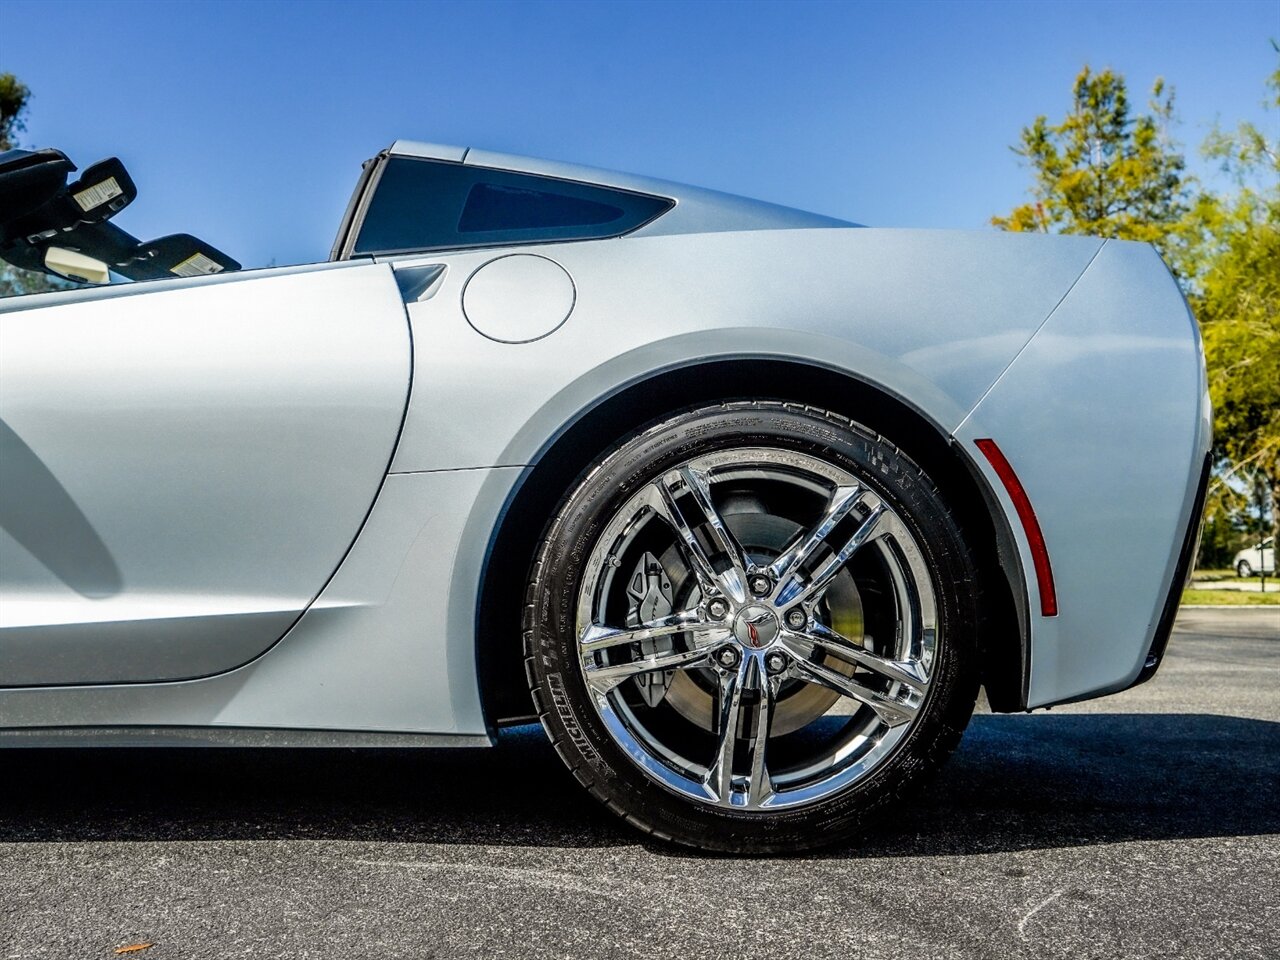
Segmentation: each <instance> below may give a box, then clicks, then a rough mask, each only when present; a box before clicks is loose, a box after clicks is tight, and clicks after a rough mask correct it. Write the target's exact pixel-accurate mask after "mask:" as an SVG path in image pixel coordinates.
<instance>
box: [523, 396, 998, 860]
mask: <svg viewBox="0 0 1280 960" xmlns="http://www.w3.org/2000/svg"><path fill="white" fill-rule="evenodd" d="M762 414H764V415H762ZM815 426H821V427H822V428H823V430H822V432H818V431H816V430H815ZM815 434H817V438H816V439H815ZM690 435H692V436H694V437H696V438H697V439H696V440H695V441H694V442H692V443H691V442H690V440H689V438H690ZM967 564H968V556H967V551H966V550H965V549H964V545H963V542H962V541H961V539H960V537H959V534H958V531H957V530H956V528H955V526H954V524H952V523H951V522H950V520H949V517H948V515H947V512H946V509H945V505H944V504H943V502H942V500H941V498H940V497H939V496H938V494H937V492H936V491H935V490H933V488H932V486H931V485H929V484H928V482H927V478H924V477H923V476H922V475H921V474H920V471H919V470H918V468H916V467H915V465H914V464H912V463H911V462H910V461H909V460H908V459H906V457H905V456H903V455H902V454H901V453H900V452H898V451H897V450H896V449H894V448H893V447H892V446H890V445H889V444H887V443H885V442H884V441H883V440H881V439H880V438H878V437H875V436H874V435H873V434H869V433H868V432H865V431H862V430H860V429H858V428H856V427H855V426H854V425H852V424H850V423H848V422H847V421H839V420H838V419H837V418H835V417H833V416H832V415H830V414H825V413H820V412H817V411H812V410H808V409H803V408H795V407H788V406H783V405H780V404H776V405H775V404H735V405H726V406H722V407H715V408H710V409H708V410H701V411H694V412H691V413H688V414H685V415H683V416H682V417H680V418H677V419H676V420H673V421H670V422H668V423H666V424H662V425H660V426H658V427H655V428H653V429H651V430H649V431H646V432H645V433H643V434H641V435H640V436H639V437H636V438H633V439H632V440H631V441H630V442H628V443H626V444H624V445H623V446H622V448H621V449H619V450H618V451H617V452H615V453H614V454H613V455H611V456H610V457H609V458H607V459H606V460H605V462H604V464H603V465H602V466H601V468H600V469H598V470H597V471H595V472H594V473H592V474H591V475H590V476H588V478H587V479H586V480H585V481H584V482H583V484H582V485H581V486H580V487H579V488H578V489H577V490H575V491H573V492H572V493H571V495H570V496H569V498H568V499H567V501H566V504H565V506H564V508H563V509H562V511H561V513H560V515H559V516H558V517H557V519H556V521H555V523H554V524H553V525H552V527H551V530H550V532H549V535H548V538H547V541H546V543H545V544H544V546H543V550H542V555H541V557H540V559H539V563H538V565H537V567H536V568H535V576H534V581H533V584H532V586H531V590H530V599H531V602H530V605H529V608H528V613H529V616H528V619H527V622H526V626H527V636H526V639H527V643H528V648H529V650H528V652H529V655H530V659H529V665H530V674H531V681H532V682H533V684H534V690H535V695H536V696H537V697H538V699H539V707H540V712H541V715H542V718H543V722H544V724H545V725H546V726H547V728H548V732H549V733H550V734H551V736H552V737H553V739H554V740H556V742H557V744H558V745H559V746H561V754H562V755H566V754H567V755H566V760H568V761H569V762H570V766H571V767H573V768H574V769H575V772H577V773H578V775H579V777H580V779H583V780H584V782H586V783H587V784H588V786H590V787H591V788H592V789H593V790H594V791H595V792H596V793H597V794H601V795H602V797H603V798H604V799H606V800H607V801H608V802H609V803H610V804H611V805H612V806H614V807H615V808H618V809H620V812H623V813H624V814H626V815H627V816H628V817H629V818H630V819H632V820H633V821H634V822H637V823H638V824H640V825H641V826H644V827H646V828H648V829H651V830H653V831H654V832H655V833H659V834H661V835H665V836H670V837H673V838H674V839H677V840H681V841H683V842H686V843H693V844H696V845H699V846H705V847H711V848H716V849H749V848H754V849H767V848H771V847H772V846H774V845H777V846H786V845H790V846H813V845H817V844H820V843H823V842H827V841H830V840H833V839H836V838H838V836H840V835H842V834H843V833H845V832H847V831H848V830H849V829H852V827H853V826H855V825H856V823H857V822H858V821H860V820H861V818H862V815H863V814H864V813H866V812H868V811H869V810H870V809H872V808H874V807H875V806H877V805H879V803H881V802H882V798H880V796H879V795H880V794H884V793H885V792H886V791H888V792H892V791H893V790H895V789H896V788H897V786H898V785H899V784H900V781H902V780H903V779H904V778H905V777H906V776H907V775H908V774H910V773H911V772H912V771H913V770H914V769H915V768H917V767H920V766H921V763H920V761H921V760H922V759H924V758H933V757H935V756H939V755H945V752H946V750H949V749H950V746H951V745H952V744H953V743H954V741H955V740H956V739H957V738H958V735H959V731H960V730H961V729H963V726H964V722H965V720H967V717H968V712H969V710H971V709H972V703H973V696H974V692H975V691H974V689H973V686H974V684H973V681H972V677H971V673H972V671H971V670H969V669H968V668H967V663H966V661H967V659H968V658H966V657H964V656H962V651H963V650H964V648H965V647H967V646H969V644H970V640H971V633H972V598H971V597H965V596H963V595H962V594H961V593H959V592H957V589H956V587H957V586H958V585H959V584H958V582H957V581H969V582H971V578H970V577H969V576H968V570H967ZM935 688H941V689H940V690H937V689H935ZM957 704H959V705H958V706H957ZM584 708H585V709H584ZM930 717H932V718H933V720H932V722H927V721H929V718H930ZM939 726H941V729H939ZM926 728H927V729H926ZM913 741H914V742H915V747H914V749H912V748H911V746H910V745H911V743H912V742H913ZM904 754H905V755H904ZM904 768H905V769H904ZM877 782H879V784H880V786H879V788H878V789H877V788H876V786H875V784H876V783H877ZM855 794H856V795H858V797H859V798H860V799H859V801H858V802H851V800H850V798H851V797H853V796H854V795H855ZM806 821H811V822H815V823H816V822H822V823H823V824H824V825H825V828H824V829H825V830H826V833H825V834H812V833H810V834H803V835H802V834H800V833H799V830H798V825H799V824H802V823H804V822H806ZM786 837H792V838H793V839H792V840H791V841H790V843H788V841H787V840H786V839H785V838H786Z"/></svg>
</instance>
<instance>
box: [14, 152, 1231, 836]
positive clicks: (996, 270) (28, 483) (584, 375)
mask: <svg viewBox="0 0 1280 960" xmlns="http://www.w3.org/2000/svg"><path fill="white" fill-rule="evenodd" d="M73 169H74V167H73V166H72V164H71V163H70V161H69V160H67V159H66V157H65V156H63V155H62V154H61V153H58V152H57V151H52V150H49V151H36V152H24V151H11V152H10V153H8V154H3V155H0V257H3V258H4V259H6V260H9V261H10V262H11V263H14V264H17V265H20V266H24V267H30V268H36V269H44V270H46V271H50V272H55V273H59V274H62V275H63V276H68V277H73V278H76V279H80V280H90V281H97V282H98V283H99V284H101V281H105V280H107V279H108V278H109V277H110V276H111V275H113V274H114V275H116V276H119V277H125V278H130V279H134V280H138V281H142V282H137V283H118V284H114V285H91V286H87V287H82V288H80V289H74V290H69V291H66V292H59V293H50V294H41V295H38V296H29V297H22V298H17V299H12V300H6V301H0V744H6V745H13V746H24V745H40V746H47V745H51V744H68V745H72V744H74V745H85V744H126V745H146V744H165V745H170V744H175V743H181V744H232V745H264V746H265V745H287V746H293V745H307V744H321V745H374V746H377V745H401V746H403V745H417V744H421V745H430V746H440V745H458V746H477V745H486V744H489V743H491V742H492V741H493V738H494V736H495V731H497V730H498V728H500V727H502V726H504V725H509V724H516V723H528V722H532V721H534V720H539V721H541V723H542V725H543V727H544V728H545V729H546V732H547V734H548V736H549V737H550V738H551V739H552V741H553V742H554V744H555V746H556V750H557V752H558V753H559V755H560V756H561V758H562V759H563V760H564V762H565V763H566V764H567V765H568V767H569V768H570V769H571V770H572V771H573V774H574V776H575V777H577V779H578V780H579V781H581V783H582V785H583V786H584V787H585V788H587V789H588V790H589V791H591V793H593V794H594V795H595V796H597V797H598V798H599V799H600V800H602V801H603V802H604V803H606V804H607V805H608V806H609V807H610V808H611V809H612V810H614V811H616V812H617V813H619V814H621V815H622V816H624V817H625V818H626V819H627V820H628V821H629V822H630V823H631V824H633V825H634V826H636V827H638V828H640V829H642V830H645V831H648V832H649V833H651V834H653V835H654V836H656V837H659V838H665V839H669V840H673V841H676V842H679V843H684V844H689V845H695V846H699V847H703V848H707V849H713V850H752V851H777V850H793V849H800V848H804V847H811V846H816V845H819V844H823V843H829V842H832V841H835V840H839V839H842V838H846V837H849V836H851V835H852V834H854V833H855V832H857V831H860V830H865V829H867V828H868V824H869V823H873V822H874V821H873V817H874V815H875V814H876V813H877V811H879V810H882V809H884V808H887V807H890V806H891V805H893V804H895V803H897V802H900V800H901V798H902V797H903V796H904V795H906V794H908V792H909V791H911V790H912V789H914V788H915V787H916V786H917V785H918V784H919V783H920V782H922V781H923V779H924V778H925V777H927V775H928V774H929V773H931V772H932V771H933V770H935V769H936V768H937V766H938V765H939V764H940V763H941V762H942V761H943V760H944V759H945V757H946V755H947V754H948V753H949V752H950V751H951V750H952V749H953V748H954V747H955V746H956V744H957V743H958V742H959V739H960V736H961V733H962V731H963V730H964V728H965V724H966V723H967V721H968V719H969V716H970V713H971V712H972V710H973V706H974V701H975V698H976V696H977V694H978V691H979V688H980V687H982V688H985V691H986V696H987V699H988V700H989V702H990V704H991V707H992V708H993V709H994V710H997V711H1016V710H1027V709H1032V708H1036V707H1043V706H1047V705H1050V704H1054V703H1061V702H1064V701H1070V700H1080V699H1084V698H1088V697H1096V696H1100V695H1102V694H1106V693H1110V692H1114V691H1117V690H1123V689H1125V688H1126V687H1129V686H1132V685H1133V684H1135V683H1141V682H1142V681H1144V680H1146V679H1148V678H1150V677H1151V676H1152V674H1153V673H1154V672H1155V671H1156V668H1157V667H1158V666H1159V663H1160V659H1161V655H1162V653H1163V651H1164V647H1165V643H1166V641H1167V640H1168V637H1169V633H1170V629H1171V625H1172V619H1173V615H1174V612H1175V609H1176V606H1177V601H1178V597H1179V590H1180V587H1181V585H1182V582H1183V580H1184V577H1185V574H1186V571H1187V567H1188V562H1189V559H1190V557H1191V555H1192V553H1193V552H1194V548H1195V541H1196V535H1197V531H1198V527H1199V516H1200V510H1201V503H1202V501H1203V495H1204V486H1205V480H1206V477H1207V462H1208V461H1207V454H1208V450H1209V445H1210V427H1209V405H1208V400H1207V394H1206V383H1205V371H1204V361H1203V355H1202V352H1201V348H1200V342H1199V338H1198V334H1197V330H1196V325H1195V323H1194V321H1193V320H1192V318H1191V316H1190V314H1189V312H1188V310H1187V307H1186V305H1185V303H1184V301H1183V298H1182V296H1181V294H1180V293H1179V290H1178V287H1177V286H1176V284H1175V283H1174V281H1173V279H1172V278H1171V276H1170V274H1169V272H1168V270H1166V268H1165V266H1164V264H1163V263H1162V262H1161V260H1160V258H1159V256H1158V255H1157V254H1156V253H1155V252H1154V251H1153V250H1152V248H1151V247H1149V246H1146V245H1144V244H1137V243H1126V242H1119V241H1114V240H1111V241H1104V240H1099V239H1092V238H1088V237H1049V236H1032V235H1012V234H1002V233H997V232H979V233H951V232H935V231H924V230H879V229H869V228H866V227H860V226H857V225H855V224H851V223H846V222H843V221H839V220H833V219H830V218H827V217H822V216H816V215H813V214H809V213H803V212H799V211H796V210H790V209H785V208H782V207H777V206H773V205H770V204H765V203H758V202H755V201H751V200H746V199H742V198H739V197H733V196H727V195H723V194H719V193H714V192H710V191H707V190H701V189H696V188H692V187H685V186H680V185H677V184H672V183H666V182H661V181H654V180H648V179H644V178H640V177H634V176H629V175H622V174H615V173H606V172H602V171H598V170H591V169H584V168H580V167H575V166H569V165H564V164H559V163H548V162H543V161H535V160H528V159H524V158H520V157H512V156H503V155H498V154H493V153H485V152H482V151H479V150H462V149H454V148H449V147H439V146H432V145H427V144H422V143H411V142H405V141H400V142H397V143H395V144H394V145H393V146H392V147H391V148H390V149H388V150H386V151H384V152H383V153H381V154H379V155H378V156H377V157H376V158H374V159H373V160H371V161H369V162H368V163H367V164H366V165H365V167H364V171H363V174H362V176H361V178H360V181H359V184H358V186H357V188H356V191H355V194H354V196H353V197H352V199H351V203H350V206H349V208H348V210H347V213H346V216H345V218H344V220H343V222H342V225H341V227H340V229H339V232H338V237H337V241H336V244H335V246H334V249H333V255H332V259H331V261H330V262H328V263H322V264H311V265H306V266H293V267H283V268H272V269H264V270H250V271H240V270H239V269H238V264H236V263H235V261H234V260H232V259H230V258H229V257H227V256H226V255H225V254H223V253H222V252H221V251H219V250H217V249H216V248H214V247H212V246H210V245H209V244H207V243H204V242H202V241H200V240H197V239H196V238H194V237H191V236H188V235H179V236H175V237H165V238H162V239H160V240H156V241H151V242H141V241H138V240H137V239H136V238H134V237H132V236H130V235H129V234H127V233H126V232H125V231H123V230H121V229H120V228H119V227H117V226H115V225H114V224H113V223H111V222H110V218H111V217H112V216H114V215H115V213H117V212H118V211H119V210H120V209H123V207H125V206H127V204H128V203H129V202H130V201H132V199H133V197H134V196H135V195H136V192H137V191H136V189H135V188H134V186H133V183H132V180H130V179H129V177H128V174H127V171H125V170H124V168H123V166H121V165H120V164H119V162H118V161H114V160H113V161H105V162H104V163H102V164H97V165H95V166H93V167H90V168H89V169H88V170H86V171H85V172H84V174H83V175H82V176H81V177H80V179H79V180H77V181H75V182H74V183H71V184H68V183H67V179H68V173H69V172H70V171H71V170H73ZM166 278H167V279H166Z"/></svg>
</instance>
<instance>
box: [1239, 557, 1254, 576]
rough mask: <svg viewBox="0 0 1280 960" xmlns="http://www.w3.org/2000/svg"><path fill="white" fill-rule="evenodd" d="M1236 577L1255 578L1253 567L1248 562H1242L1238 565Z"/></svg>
mask: <svg viewBox="0 0 1280 960" xmlns="http://www.w3.org/2000/svg"><path fill="white" fill-rule="evenodd" d="M1236 576H1237V577H1252V576H1253V567H1252V566H1251V565H1250V563H1249V561H1248V560H1241V561H1240V562H1239V563H1237V564H1236Z"/></svg>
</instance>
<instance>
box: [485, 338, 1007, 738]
mask: <svg viewBox="0 0 1280 960" xmlns="http://www.w3.org/2000/svg"><path fill="white" fill-rule="evenodd" d="M761 383H769V384H778V385H781V386H780V387H778V388H776V389H773V390H771V391H770V392H769V396H768V397H767V398H766V397H763V396H761V395H760V394H759V391H758V390H752V391H750V393H751V394H752V395H750V396H748V395H744V390H743V386H742V385H743V384H761ZM745 399H772V400H780V401H785V402H792V403H801V404H808V405H812V406H817V407H821V408H823V409H827V410H831V411H833V412H837V413H840V414H842V415H844V416H847V417H849V418H850V419H853V420H856V421H858V422H859V423H862V424H864V425H866V426H868V427H870V428H872V429H874V430H876V431H877V432H879V433H880V434H881V435H883V436H884V437H886V438H887V439H889V440H890V441H891V442H893V443H894V444H895V445H897V446H899V447H900V448H901V449H903V450H904V451H905V452H906V453H907V454H908V455H909V456H910V457H911V458H912V459H913V460H915V461H916V462H917V463H918V464H919V465H920V466H921V467H922V468H923V469H924V470H925V471H926V472H927V473H928V474H929V475H930V477H932V478H933V479H934V480H935V482H937V483H938V484H939V486H940V488H941V489H942V491H943V495H944V497H945V498H946V499H947V501H948V503H949V504H950V506H951V508H952V511H953V515H954V517H955V519H956V520H957V521H958V522H959V524H960V527H961V529H962V531H963V532H964V535H965V538H966V541H967V542H968V543H969V545H970V547H971V548H972V549H973V550H974V551H975V554H976V556H977V559H978V565H979V572H980V577H981V584H980V590H981V596H980V604H979V606H980V616H981V621H980V631H981V632H980V636H979V648H980V652H981V655H982V659H983V664H982V681H983V685H984V687H985V688H986V690H987V698H988V701H989V702H990V704H991V707H992V709H993V710H996V711H1014V710H1021V709H1024V708H1025V704H1026V702H1027V700H1026V696H1027V680H1028V676H1029V667H1030V662H1029V661H1030V646H1029V616H1028V607H1027V591H1026V587H1025V578H1024V576H1023V572H1022V569H1021V560H1020V558H1019V553H1018V550H1017V546H1016V540H1015V539H1014V535H1013V532H1012V530H1011V528H1010V526H1009V523H1008V519H1007V518H1006V517H1005V515H1004V513H1003V511H1002V510H1001V509H1000V507H999V505H998V501H997V499H996V497H995V494H994V493H993V492H992V491H991V489H990V488H989V486H988V485H987V483H986V481H985V479H984V478H983V477H982V476H981V474H980V473H979V472H978V470H977V469H976V467H975V466H974V464H973V461H972V460H971V459H970V458H968V457H966V456H965V455H964V454H963V453H961V452H960V450H959V449H958V448H957V445H956V443H955V442H954V441H953V440H951V439H950V438H949V437H948V435H947V433H946V431H945V430H944V429H943V428H942V427H940V426H939V425H938V424H936V423H935V422H934V421H932V420H931V419H930V418H928V417H927V416H926V415H925V414H923V413H922V412H920V411H919V410H917V409H915V408H914V407H912V406H911V405H910V404H908V403H906V402H905V401H903V400H902V399H901V398H899V397H897V396H895V395H894V394H893V393H891V392H890V391H888V390H886V389H884V388H882V387H880V386H879V385H877V384H874V383H871V382H868V381H866V380H862V379H859V378H857V377H855V376H852V375H850V374H848V373H846V372H844V371H841V370H834V369H831V368H828V367H824V366H821V365H819V364H816V363H814V362H812V361H807V360H797V359H794V358H785V357H750V358H735V359H714V360H703V361H693V362H688V363H684V364H680V365H678V366H674V367H671V368H667V369H664V370H661V371H656V372H654V373H652V374H650V375H648V376H645V377H643V378H641V379H638V380H636V381H633V382H632V383H630V384H628V385H627V386H626V387H624V388H622V389H620V390H618V391H617V392H615V393H613V394H612V395H610V396H608V397H605V398H603V399H601V400H599V401H598V402H596V403H594V404H592V405H591V406H589V407H587V408H585V409H583V410H581V411H579V413H578V414H577V415H576V416H575V417H573V418H572V419H571V420H570V421H569V422H567V423H565V424H564V425H563V427H562V428H561V430H560V431H558V432H557V434H556V435H555V436H554V437H553V438H552V439H551V440H550V441H548V443H547V444H546V446H545V447H544V448H543V449H542V450H541V451H540V453H539V455H538V456H537V457H536V458H534V460H533V461H532V465H531V468H530V470H529V471H528V472H527V473H526V474H525V476H524V477H523V478H522V481H521V482H520V484H518V485H517V487H516V488H515V489H514V490H513V491H512V493H511V495H510V497H509V499H508V502H507V505H506V508H505V509H504V510H503V511H502V514H501V520H500V521H499V524H498V526H497V529H496V530H495V532H494V536H493V540H492V543H491V545H490V549H489V552H488V556H487V558H486V561H485V563H484V566H483V569H482V572H481V581H480V589H479V591H478V593H477V610H476V655H477V668H478V675H479V679H480V687H481V698H482V703H483V708H484V713H485V716H486V718H487V721H488V723H489V724H490V725H491V726H502V725H508V724H511V723H516V722H522V721H529V720H532V718H533V715H534V711H533V707H532V702H531V700H530V695H529V690H528V684H527V681H526V678H525V673H524V666H523V650H522V641H521V629H520V614H521V610H522V609H523V602H524V592H525V587H526V579H527V575H528V570H529V567H530V566H531V564H532V562H533V557H534V553H535V551H536V550H537V546H538V543H539V542H540V540H541V536H542V533H543V530H544V528H545V525H546V523H547V520H548V519H549V518H550V517H551V516H553V515H554V513H555V509H556V506H557V504H558V503H559V502H560V500H561V499H562V498H563V497H564V496H565V495H566V494H567V493H568V491H569V490H570V489H571V488H572V487H573V486H574V485H575V484H576V483H577V482H578V480H579V479H580V477H581V476H582V475H583V474H584V473H585V472H586V471H587V470H589V469H590V468H591V467H592V466H593V465H594V464H596V463H597V462H599V459H600V458H601V456H602V455H603V454H605V453H606V452H607V451H608V450H609V449H610V448H611V447H612V446H614V445H615V444H616V443H617V442H618V441H619V440H621V439H622V438H623V437H625V436H627V435H629V434H631V433H632V432H634V431H636V430H639V429H641V428H644V427H646V426H648V425H650V424H652V423H656V422H659V421H661V420H664V419H667V418H668V417H670V416H672V415H674V414H676V413H678V412H679V411H681V410H685V409H688V408H690V407H694V406H699V405H702V404H706V403H718V402H725V401H731V400H745Z"/></svg>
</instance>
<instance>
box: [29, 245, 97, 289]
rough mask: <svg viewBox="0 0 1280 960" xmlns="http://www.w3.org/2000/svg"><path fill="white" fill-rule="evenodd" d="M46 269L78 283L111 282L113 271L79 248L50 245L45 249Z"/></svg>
mask: <svg viewBox="0 0 1280 960" xmlns="http://www.w3.org/2000/svg"><path fill="white" fill-rule="evenodd" d="M44 265H45V269H46V270H50V271H52V272H53V273H56V274H57V275H58V276H60V277H63V278H65V279H67V280H74V281H75V282H76V283H109V282H110V281H111V271H110V270H109V269H108V267H107V265H106V264H105V263H103V262H102V261H101V260H95V259H94V258H93V257H90V256H87V255H86V254H83V253H81V252H80V251H78V250H68V249H67V248H66V247H48V248H46V249H45V251H44Z"/></svg>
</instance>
